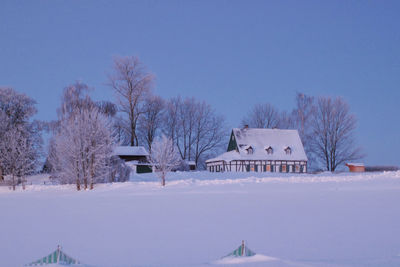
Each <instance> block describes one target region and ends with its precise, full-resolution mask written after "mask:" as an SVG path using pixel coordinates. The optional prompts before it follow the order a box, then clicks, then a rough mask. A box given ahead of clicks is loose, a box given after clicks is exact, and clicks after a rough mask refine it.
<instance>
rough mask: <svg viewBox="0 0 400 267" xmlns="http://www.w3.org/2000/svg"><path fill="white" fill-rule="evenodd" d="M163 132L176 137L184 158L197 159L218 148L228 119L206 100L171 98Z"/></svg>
mask: <svg viewBox="0 0 400 267" xmlns="http://www.w3.org/2000/svg"><path fill="white" fill-rule="evenodd" d="M164 123H165V126H164V133H165V134H166V135H167V136H168V137H169V138H171V139H172V140H173V142H174V144H175V145H176V147H177V149H178V152H179V155H180V156H181V158H182V160H186V161H192V160H193V161H195V163H196V165H197V164H198V163H199V161H201V159H202V156H205V155H206V154H207V153H209V152H212V150H214V149H218V148H219V147H220V146H221V144H223V143H224V141H225V140H224V137H225V136H226V133H227V131H226V129H225V125H224V123H225V120H224V118H223V117H221V116H218V115H216V113H215V110H214V109H212V108H211V106H210V105H208V104H206V103H205V102H198V101H196V100H195V99H194V98H186V99H184V100H182V99H181V98H180V97H177V98H173V99H171V100H170V101H169V102H168V104H167V110H166V113H165V119H164Z"/></svg>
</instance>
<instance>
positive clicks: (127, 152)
mask: <svg viewBox="0 0 400 267" xmlns="http://www.w3.org/2000/svg"><path fill="white" fill-rule="evenodd" d="M114 155H117V156H148V155H149V152H147V150H146V148H144V147H143V146H117V147H115V149H114Z"/></svg>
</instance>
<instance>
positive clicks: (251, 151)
mask: <svg viewBox="0 0 400 267" xmlns="http://www.w3.org/2000/svg"><path fill="white" fill-rule="evenodd" d="M246 151H247V154H249V155H251V154H253V152H254V151H253V148H252V147H251V146H249V147H248V148H247V149H246Z"/></svg>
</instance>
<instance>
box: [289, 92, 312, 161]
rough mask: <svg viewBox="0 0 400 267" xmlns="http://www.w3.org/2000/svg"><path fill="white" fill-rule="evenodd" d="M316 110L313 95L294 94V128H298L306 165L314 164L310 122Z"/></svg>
mask: <svg viewBox="0 0 400 267" xmlns="http://www.w3.org/2000/svg"><path fill="white" fill-rule="evenodd" d="M315 112H316V107H315V100H314V97H312V96H308V95H305V94H303V93H297V94H296V107H295V108H294V110H293V112H292V117H293V122H294V128H295V129H297V130H298V132H299V135H300V139H301V141H302V143H303V146H304V150H305V152H306V154H307V157H308V167H309V168H312V166H313V165H314V164H315V156H314V153H313V149H312V139H313V132H312V131H313V129H312V122H313V118H314V114H315Z"/></svg>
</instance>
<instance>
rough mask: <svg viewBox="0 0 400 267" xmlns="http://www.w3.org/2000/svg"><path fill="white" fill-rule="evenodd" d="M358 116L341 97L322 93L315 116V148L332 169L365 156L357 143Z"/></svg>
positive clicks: (313, 131)
mask: <svg viewBox="0 0 400 267" xmlns="http://www.w3.org/2000/svg"><path fill="white" fill-rule="evenodd" d="M356 122H357V120H356V118H355V116H354V115H353V114H351V113H350V108H349V105H348V104H347V103H346V102H345V101H344V100H343V99H342V98H340V97H338V98H335V99H332V98H330V97H320V98H319V99H318V101H317V103H316V110H315V113H314V116H313V120H312V135H313V138H312V140H313V141H312V149H313V151H314V153H315V154H316V157H317V159H318V160H319V161H320V162H321V163H322V164H323V165H324V166H325V168H326V170H328V171H335V170H336V169H337V168H338V166H340V165H342V164H344V163H346V162H347V161H351V160H357V159H360V158H362V156H363V155H362V153H361V150H360V148H357V147H356V146H355V143H354V134H355V133H354V131H355V129H356Z"/></svg>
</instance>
